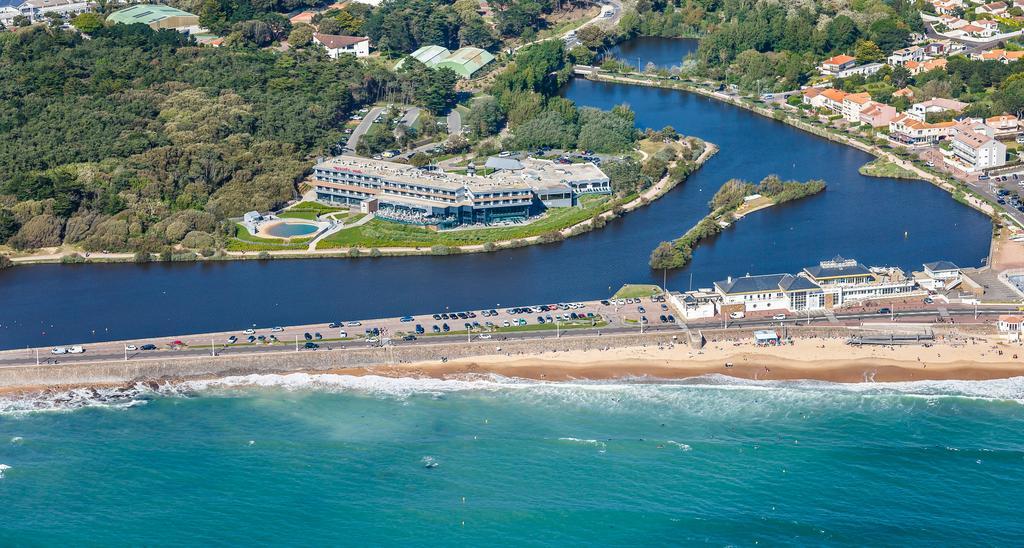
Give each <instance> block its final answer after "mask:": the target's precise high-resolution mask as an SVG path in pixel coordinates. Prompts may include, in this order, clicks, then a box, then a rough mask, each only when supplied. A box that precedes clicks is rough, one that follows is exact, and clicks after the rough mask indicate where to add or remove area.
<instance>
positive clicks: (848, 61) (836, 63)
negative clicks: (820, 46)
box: [820, 55, 857, 76]
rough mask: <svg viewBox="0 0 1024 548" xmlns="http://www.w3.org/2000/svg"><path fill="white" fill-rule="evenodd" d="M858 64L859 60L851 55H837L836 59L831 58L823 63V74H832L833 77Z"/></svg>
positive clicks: (821, 68)
mask: <svg viewBox="0 0 1024 548" xmlns="http://www.w3.org/2000/svg"><path fill="white" fill-rule="evenodd" d="M856 64H857V59H856V58H855V57H851V56H849V55H836V56H835V57H829V58H828V59H825V60H824V61H823V62H822V63H821V67H820V70H821V73H822V74H831V75H833V76H835V75H838V74H839V73H840V72H842V71H844V70H847V69H849V68H853V67H854V66H855V65H856Z"/></svg>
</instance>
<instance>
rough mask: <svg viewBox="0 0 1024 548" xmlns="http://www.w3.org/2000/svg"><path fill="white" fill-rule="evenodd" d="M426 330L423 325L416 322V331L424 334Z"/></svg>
mask: <svg viewBox="0 0 1024 548" xmlns="http://www.w3.org/2000/svg"><path fill="white" fill-rule="evenodd" d="M424 331H426V330H425V329H423V326H422V325H420V324H416V333H419V334H420V335H422V334H423V333H424Z"/></svg>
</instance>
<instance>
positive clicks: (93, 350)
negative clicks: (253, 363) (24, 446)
mask: <svg viewBox="0 0 1024 548" xmlns="http://www.w3.org/2000/svg"><path fill="white" fill-rule="evenodd" d="M636 306H637V305H625V306H622V307H617V306H614V305H611V304H609V305H603V304H602V303H597V302H590V303H585V304H584V308H581V309H576V310H577V311H578V312H584V313H586V312H587V311H595V310H596V311H597V312H595V313H601V314H602V315H603V316H604V317H605V318H607V320H608V321H609V323H608V324H607V325H604V326H600V327H575V328H571V329H560V330H559V332H558V333H557V334H556V332H555V330H554V329H542V330H532V331H501V330H499V331H497V332H492V333H489V335H490V338H489V339H480V335H481V333H479V332H474V333H472V334H470V335H469V337H468V338H467V334H466V332H465V331H464V329H465V328H464V327H463V326H462V323H463V322H464V321H466V320H461V319H452V320H447V321H446V320H434V319H433V318H432V316H430V315H421V316H417V317H415V318H414V320H413V321H411V322H401V321H400V319H398V318H387V319H380V320H367V321H365V322H360V325H358V326H355V325H351V326H345V327H341V328H330V327H329V326H328V325H327V324H315V325H307V326H296V327H288V328H283V329H282V330H281V331H280V332H271V331H270V330H269V329H266V328H262V329H257V330H256V332H257V334H262V335H265V336H266V335H271V334H273V335H275V336H277V337H278V339H280V342H278V343H274V344H253V345H250V344H246V343H245V342H244V340H245V335H243V334H242V333H240V332H224V333H211V334H202V335H189V336H179V337H162V338H157V339H148V340H138V341H128V342H126V341H114V342H106V343H95V344H91V345H88V347H87V348H86V352H85V353H83V354H62V355H53V354H51V353H50V349H49V348H38V349H35V348H33V349H22V350H5V351H0V367H19V366H26V365H35V364H36V358H37V356H38V359H39V365H40V366H46V365H51V364H54V363H60V364H66V363H69V362H73V363H99V362H113V361H124V360H125V359H126V358H127V360H133V361H134V360H145V359H168V358H172V359H174V358H196V357H203V356H211V355H218V356H223V355H237V356H242V355H256V354H264V353H267V352H271V353H280V352H314V351H315V352H325V351H345V350H348V349H365V348H368V347H374V346H378V344H377V343H367V342H365V341H364V339H363V330H365V329H366V328H367V327H371V326H372V327H384V328H386V329H388V331H389V333H388V336H389V337H391V338H392V343H393V344H395V345H403V346H404V345H443V344H449V343H456V342H466V341H467V340H470V341H473V340H480V341H481V342H483V341H484V340H486V341H487V342H496V341H502V340H522V339H551V338H556V337H559V338H565V337H573V336H583V335H586V336H593V335H595V334H608V335H611V334H624V333H636V332H638V331H639V325H638V324H637V323H635V320H636V319H638V318H639V315H640V313H639V312H638V310H637V309H636ZM642 306H645V307H646V313H645V314H646V315H647V316H648V317H649V318H650V319H651V322H652V323H650V324H648V326H647V327H645V328H644V332H651V333H654V332H677V333H679V334H680V337H682V335H683V333H684V331H683V329H682V328H681V326H679V325H676V324H673V323H662V322H660V320H659V316H660V315H662V314H669V313H673V314H675V311H674V310H672V309H671V308H670V310H668V311H664V310H661V309H660V303H648V302H645V303H644V304H643V305H642ZM879 306H883V305H881V304H880V305H879ZM946 308H947V310H948V314H949V315H950V316H951V317H954V318H960V320H958V322H959V323H991V322H993V321H994V320H995V317H996V316H997V315H998V314H1004V313H1008V312H1016V311H1017V307H1016V306H998V307H984V308H979V309H977V311H976V309H975V308H974V307H959V308H958V307H951V306H948V305H947V306H946ZM567 313H568V311H561V310H560V311H552V312H542V313H537V312H529V313H510V312H509V311H508V310H500V311H498V315H497V316H494V317H488V318H487V319H488V320H490V321H493V322H494V323H495V324H497V325H501V323H502V322H503V321H505V320H506V319H507V320H511V319H513V318H524V319H527V318H528V319H529V320H528V321H530V325H536V322H535V318H536V316H537V315H547V314H555V315H557V314H567ZM976 313H977V317H975V314H976ZM835 317H836V320H837V324H838V325H847V326H855V325H859V324H861V323H864V322H865V321H867V322H888V321H895V322H897V323H898V322H908V323H924V324H928V323H933V322H936V321H939V320H940V319H941V314H940V312H939V310H938V306H937V305H935V306H933V307H924V308H918V309H908V310H897V311H896V314H894V315H890V314H881V315H880V314H877V313H866V312H854V313H846V314H842V313H840V314H836V315H835ZM630 318H631V319H633V321H634V323H632V324H630V323H627V322H626V321H624V320H626V319H630ZM483 319H484V318H481V317H479V315H478V318H477V319H470V320H469V321H481V320H483ZM827 322H829V319H828V318H827V317H826V316H825V315H823V314H816V315H811V316H805V317H797V316H791V317H788V318H787V319H785V320H782V321H777V320H773V319H772V318H771V317H769V316H763V317H748V318H744V319H741V320H728V319H723V318H717V317H716V318H711V319H707V320H703V321H694V322H689V323H688V327H689V329H691V330H697V329H718V328H722V327H724V326H727V327H732V328H736V327H742V328H770V327H774V328H781V327H782V326H786V325H792V326H797V325H809V324H811V323H814V324H822V323H827ZM417 323H419V324H421V325H423V326H424V328H425V329H426V330H428V332H430V331H432V326H433V325H434V324H438V325H440V324H442V323H448V324H449V325H450V326H451V328H452V329H453V330H455V329H460V330H463V331H462V332H461V333H455V334H448V335H445V334H438V335H426V336H422V335H421V336H420V337H418V338H417V339H415V340H410V341H405V340H402V339H401V336H400V335H398V333H399V332H400V331H399V330H401V332H412V331H413V330H414V328H415V326H416V325H417ZM481 323H483V322H481ZM339 330H345V331H347V334H348V335H349V336H350V337H355V338H351V339H348V340H338V339H334V340H323V341H317V342H318V344H319V345H320V348H319V349H317V350H312V349H305V348H304V345H305V337H304V334H305V333H310V334H311V335H313V334H316V333H321V334H323V335H324V336H325V337H337V336H338V335H337V333H338V331H339ZM231 335H235V336H237V337H238V338H239V339H240V343H239V344H236V345H231V344H227V343H226V340H227V338H228V337H229V336H231ZM176 340H181V341H182V342H184V343H185V344H184V345H180V346H173V347H172V346H171V345H170V344H169V343H170V342H172V341H176ZM129 343H130V344H135V345H137V346H141V345H143V344H147V343H148V344H154V345H156V346H157V347H158V349H157V350H151V351H141V350H135V351H129V352H127V353H126V352H125V347H124V345H125V344H129ZM37 351H38V354H37Z"/></svg>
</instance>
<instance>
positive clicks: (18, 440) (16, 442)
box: [11, 436, 24, 445]
mask: <svg viewBox="0 0 1024 548" xmlns="http://www.w3.org/2000/svg"><path fill="white" fill-rule="evenodd" d="M22 441H24V438H22V437H21V436H14V437H13V438H11V443H12V444H14V445H21V442H22Z"/></svg>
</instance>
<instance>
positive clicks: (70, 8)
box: [18, 0, 96, 23]
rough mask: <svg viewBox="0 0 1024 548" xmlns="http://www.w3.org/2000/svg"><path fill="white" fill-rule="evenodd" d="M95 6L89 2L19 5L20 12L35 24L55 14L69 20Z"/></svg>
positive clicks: (50, 0)
mask: <svg viewBox="0 0 1024 548" xmlns="http://www.w3.org/2000/svg"><path fill="white" fill-rule="evenodd" d="M95 5H96V4H95V3H93V2H89V1H88V0H27V1H26V2H22V3H21V4H19V5H18V11H20V12H21V14H22V15H24V16H25V17H28V18H29V20H31V21H32V22H33V23H34V22H36V21H40V20H42V19H43V17H45V15H46V14H47V13H55V14H57V15H60V16H61V17H63V18H65V19H67V18H70V17H73V16H75V15H78V14H79V13H84V12H87V11H89V10H90V9H92V8H93V6H95Z"/></svg>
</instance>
